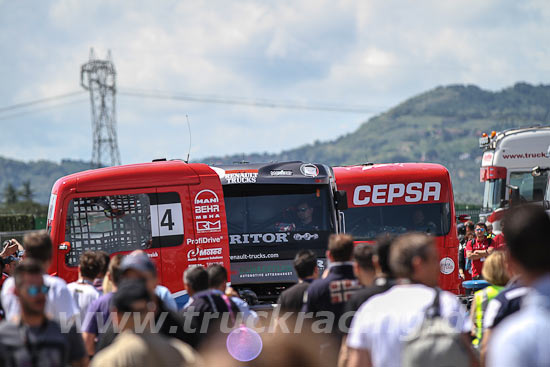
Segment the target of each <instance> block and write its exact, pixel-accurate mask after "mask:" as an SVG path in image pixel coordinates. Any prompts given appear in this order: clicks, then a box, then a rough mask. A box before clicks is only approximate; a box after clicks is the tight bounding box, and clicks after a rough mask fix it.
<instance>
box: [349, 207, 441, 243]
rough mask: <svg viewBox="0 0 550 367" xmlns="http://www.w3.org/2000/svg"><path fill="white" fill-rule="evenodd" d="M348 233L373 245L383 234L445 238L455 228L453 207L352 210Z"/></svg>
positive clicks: (364, 208) (350, 210)
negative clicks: (426, 235)
mask: <svg viewBox="0 0 550 367" xmlns="http://www.w3.org/2000/svg"><path fill="white" fill-rule="evenodd" d="M345 220H346V232H347V233H349V234H351V235H353V237H354V238H355V239H356V240H360V241H370V240H374V239H376V237H377V236H378V235H380V234H382V233H394V234H400V233H405V232H409V231H419V232H425V233H429V234H432V235H435V236H444V235H446V234H447V233H449V229H450V228H451V212H450V206H449V203H435V204H419V205H391V206H371V207H361V208H349V209H347V210H346V211H345Z"/></svg>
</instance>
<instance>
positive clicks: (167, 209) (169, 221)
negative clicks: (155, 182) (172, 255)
mask: <svg viewBox="0 0 550 367" xmlns="http://www.w3.org/2000/svg"><path fill="white" fill-rule="evenodd" d="M159 219H160V220H159ZM155 222H156V223H157V226H155V225H153V224H154V223H155ZM151 227H152V229H153V237H157V236H174V235H182V234H183V215H182V212H181V203H170V204H159V205H151ZM155 227H156V228H158V232H157V231H156V230H155V229H156V228H155Z"/></svg>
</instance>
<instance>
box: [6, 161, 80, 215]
mask: <svg viewBox="0 0 550 367" xmlns="http://www.w3.org/2000/svg"><path fill="white" fill-rule="evenodd" d="M87 169H90V162H83V161H75V160H70V159H64V160H62V161H61V163H54V162H50V161H46V160H40V161H34V162H21V161H16V160H13V159H7V158H2V157H0V196H2V195H3V190H4V188H5V187H6V186H7V185H8V184H12V185H13V186H14V187H15V188H16V189H18V190H19V189H21V187H22V186H23V182H24V181H27V180H28V181H30V182H31V189H32V191H33V193H34V196H33V199H34V200H35V201H37V202H39V203H42V204H47V203H48V201H49V198H50V192H51V190H52V186H53V184H54V183H55V181H56V180H57V179H58V178H60V177H63V176H66V175H68V174H71V173H75V172H80V171H85V170H87ZM0 200H3V198H0Z"/></svg>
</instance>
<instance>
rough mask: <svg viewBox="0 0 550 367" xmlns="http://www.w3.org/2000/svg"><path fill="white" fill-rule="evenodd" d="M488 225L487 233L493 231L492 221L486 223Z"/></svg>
mask: <svg viewBox="0 0 550 367" xmlns="http://www.w3.org/2000/svg"><path fill="white" fill-rule="evenodd" d="M485 225H486V226H487V234H491V233H493V225H492V224H491V223H490V222H487V223H485Z"/></svg>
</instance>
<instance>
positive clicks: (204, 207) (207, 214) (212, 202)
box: [194, 189, 222, 233]
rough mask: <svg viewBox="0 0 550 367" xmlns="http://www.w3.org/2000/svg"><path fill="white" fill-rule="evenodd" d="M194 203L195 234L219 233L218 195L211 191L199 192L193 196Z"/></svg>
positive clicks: (220, 225)
mask: <svg viewBox="0 0 550 367" xmlns="http://www.w3.org/2000/svg"><path fill="white" fill-rule="evenodd" d="M194 203H195V209H194V212H195V213H194V214H195V223H196V225H197V232H198V233H205V232H219V231H221V229H222V224H221V219H220V199H219V197H218V195H217V194H216V193H215V192H214V191H212V190H208V189H206V190H201V191H199V192H198V193H197V195H195V200H194Z"/></svg>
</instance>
